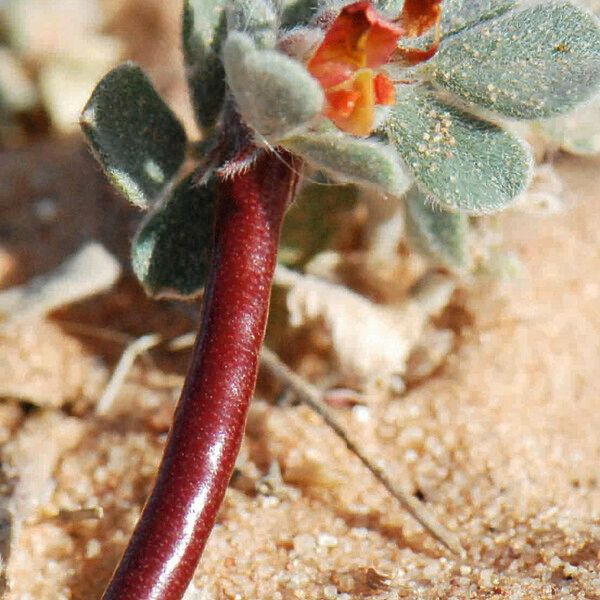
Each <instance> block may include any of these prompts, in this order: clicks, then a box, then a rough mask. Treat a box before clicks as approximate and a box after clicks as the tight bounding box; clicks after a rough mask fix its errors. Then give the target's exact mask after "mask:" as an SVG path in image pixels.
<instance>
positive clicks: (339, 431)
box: [261, 348, 464, 556]
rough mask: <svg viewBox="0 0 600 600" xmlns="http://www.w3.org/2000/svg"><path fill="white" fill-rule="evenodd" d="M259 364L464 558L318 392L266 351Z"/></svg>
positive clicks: (451, 539) (446, 533)
mask: <svg viewBox="0 0 600 600" xmlns="http://www.w3.org/2000/svg"><path fill="white" fill-rule="evenodd" d="M261 363H262V364H263V365H264V366H265V367H266V368H267V369H269V371H271V373H273V375H275V376H276V377H277V378H278V379H280V380H281V381H283V382H285V384H286V385H288V386H289V387H290V388H292V389H293V391H294V392H295V393H296V394H297V396H298V398H299V399H300V400H301V401H302V402H304V403H305V404H306V405H307V406H308V407H309V408H311V409H312V410H313V411H315V412H316V413H317V414H318V415H319V416H320V417H321V418H322V419H323V420H324V421H325V423H326V424H327V425H328V426H329V427H330V428H331V429H332V430H333V431H334V433H335V434H336V435H337V436H338V437H339V438H340V439H341V440H343V442H344V443H345V444H346V446H347V447H348V449H349V450H350V452H352V453H353V454H354V455H356V456H357V457H358V458H359V459H360V461H361V462H362V463H363V465H365V467H367V469H369V471H371V473H372V474H373V475H374V476H375V478H376V479H378V480H379V481H380V482H381V483H382V484H383V485H384V487H385V488H386V489H387V490H388V492H389V493H390V494H391V495H392V496H394V498H396V499H397V500H398V501H399V502H400V504H402V506H403V507H404V508H405V509H406V510H407V511H408V512H409V513H410V514H411V515H412V516H413V517H414V518H415V519H416V520H417V521H418V522H419V523H420V524H421V525H422V526H423V527H424V528H425V529H426V530H427V531H428V532H429V533H430V534H431V535H432V536H433V537H434V538H435V539H436V540H438V541H439V542H441V543H442V544H443V545H444V546H446V548H448V549H449V550H451V551H452V552H453V553H455V554H458V555H459V556H464V550H463V548H462V546H461V545H460V543H459V541H458V539H457V537H456V536H455V535H454V534H453V533H451V532H450V531H448V530H447V529H446V528H445V527H444V526H442V525H441V524H440V523H439V522H438V521H437V519H436V518H435V517H434V516H433V515H432V514H431V513H430V512H429V511H428V510H427V508H426V507H425V506H424V504H423V503H422V502H420V501H419V500H417V499H416V498H415V497H414V496H413V494H412V493H411V492H410V490H407V489H405V488H403V487H401V486H400V485H398V484H397V483H396V482H394V481H392V480H391V479H390V478H389V477H388V475H387V473H386V472H385V470H384V469H382V468H381V467H380V466H378V465H377V464H376V463H375V462H374V461H373V460H371V458H369V457H368V456H367V455H366V454H365V453H364V452H363V451H362V449H361V448H360V446H359V445H358V444H357V443H356V442H354V441H353V440H352V439H351V438H350V436H349V435H348V433H347V431H346V430H345V428H344V426H343V425H342V424H341V423H340V421H339V420H338V419H337V417H336V416H335V415H334V414H333V413H332V412H331V411H330V410H329V408H328V407H327V405H326V404H325V403H324V402H323V400H322V394H321V392H320V391H319V390H318V389H317V388H315V387H314V386H312V385H311V384H310V383H309V382H307V381H306V380H305V379H303V378H302V377H300V376H299V375H297V374H296V373H294V372H293V371H292V370H291V369H289V368H288V367H287V366H286V365H285V364H284V363H282V362H281V360H279V357H278V356H277V355H276V354H275V353H273V352H272V351H271V350H269V349H268V348H263V349H262V352H261Z"/></svg>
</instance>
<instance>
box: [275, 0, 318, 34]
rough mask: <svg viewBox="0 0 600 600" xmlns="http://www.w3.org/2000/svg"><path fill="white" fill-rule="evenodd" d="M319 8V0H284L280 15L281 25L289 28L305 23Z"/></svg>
mask: <svg viewBox="0 0 600 600" xmlns="http://www.w3.org/2000/svg"><path fill="white" fill-rule="evenodd" d="M318 10H319V0H286V1H285V2H284V7H283V15H282V17H281V26H282V27H284V28H291V27H295V26H297V25H306V24H307V23H308V22H309V21H310V19H311V18H312V17H313V16H314V15H315V14H316V13H317V11H318Z"/></svg>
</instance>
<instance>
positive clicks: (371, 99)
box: [326, 69, 375, 136]
mask: <svg viewBox="0 0 600 600" xmlns="http://www.w3.org/2000/svg"><path fill="white" fill-rule="evenodd" d="M373 79H374V77H373V71H371V69H362V70H361V71H359V72H358V73H357V74H356V76H355V77H354V79H353V80H352V81H351V82H349V85H348V87H347V88H345V89H346V90H350V91H352V92H353V93H354V94H355V98H356V99H355V100H354V106H353V107H352V111H351V112H350V114H344V113H339V112H337V111H336V110H335V107H334V106H332V105H331V104H329V105H328V107H327V111H326V114H327V116H328V117H329V118H330V119H331V120H332V121H333V122H334V123H335V124H336V125H337V127H338V128H339V129H341V130H342V131H345V132H347V133H350V134H352V135H359V136H367V135H369V134H370V133H371V132H372V131H373V124H374V122H375V86H374V84H373ZM334 93H335V92H334ZM327 98H328V99H329V94H327ZM344 108H346V107H344Z"/></svg>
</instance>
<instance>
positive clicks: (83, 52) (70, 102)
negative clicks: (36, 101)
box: [0, 0, 122, 131]
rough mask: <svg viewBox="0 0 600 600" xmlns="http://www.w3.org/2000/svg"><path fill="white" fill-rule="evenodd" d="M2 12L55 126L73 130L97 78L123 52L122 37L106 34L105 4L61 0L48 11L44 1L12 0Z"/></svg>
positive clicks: (13, 48) (14, 48) (90, 0)
mask: <svg viewBox="0 0 600 600" xmlns="http://www.w3.org/2000/svg"><path fill="white" fill-rule="evenodd" d="M0 11H1V16H2V17H4V22H5V26H6V33H7V37H8V42H9V43H10V46H11V52H12V54H13V56H14V57H15V58H16V59H17V60H19V61H22V62H23V63H24V64H25V65H27V67H28V72H30V73H32V74H34V75H35V76H34V77H32V78H31V79H29V85H30V86H32V87H33V89H34V90H36V91H37V93H36V95H39V97H40V98H41V100H42V102H43V104H44V107H45V108H46V110H47V111H48V113H49V115H50V118H51V120H52V122H53V124H54V125H55V126H56V127H57V128H58V129H59V130H62V131H72V130H73V129H75V128H76V127H77V123H78V117H79V113H80V111H81V107H82V106H83V105H84V103H85V101H86V100H87V98H88V97H89V95H90V92H91V91H92V89H93V88H94V85H95V83H96V81H97V80H98V79H99V78H100V76H101V75H102V74H103V73H104V72H105V71H106V70H107V69H109V68H110V67H111V66H113V65H114V64H115V63H116V62H117V60H118V59H119V57H120V55H121V51H122V49H121V45H120V43H119V42H118V40H116V39H115V38H114V37H111V36H108V35H104V34H103V33H101V30H102V28H103V27H104V26H105V24H106V23H105V21H104V14H103V10H102V6H101V3H100V2H99V1H98V0H78V1H77V2H73V1H72V0H58V1H56V2H53V3H52V11H48V5H47V3H46V2H45V1H44V0H7V1H6V2H4V3H3V4H2V5H0ZM30 106H31V105H30Z"/></svg>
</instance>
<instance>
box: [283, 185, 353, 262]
mask: <svg viewBox="0 0 600 600" xmlns="http://www.w3.org/2000/svg"><path fill="white" fill-rule="evenodd" d="M356 192H357V190H356V187H354V186H342V185H334V184H332V183H328V184H325V185H324V184H320V183H306V184H305V185H304V186H303V187H302V189H301V190H300V193H299V194H298V196H297V197H296V199H295V200H294V203H293V204H292V205H291V207H290V209H289V211H288V213H287V215H286V217H285V222H284V225H283V231H282V234H281V245H280V248H279V260H280V261H281V262H284V263H285V264H288V265H293V266H300V265H303V264H305V263H306V262H307V261H308V260H310V259H311V258H312V257H313V256H314V255H315V254H317V253H318V252H321V251H322V250H325V249H331V248H332V245H334V244H335V241H336V240H337V239H339V236H340V234H342V235H343V231H341V230H342V229H343V227H341V225H342V224H343V222H344V216H345V215H348V214H349V212H350V211H351V209H352V208H354V206H355V205H356V198H357V193H356Z"/></svg>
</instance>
